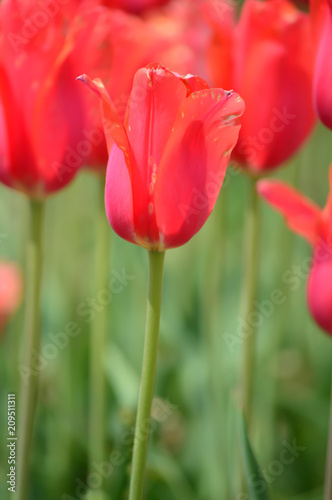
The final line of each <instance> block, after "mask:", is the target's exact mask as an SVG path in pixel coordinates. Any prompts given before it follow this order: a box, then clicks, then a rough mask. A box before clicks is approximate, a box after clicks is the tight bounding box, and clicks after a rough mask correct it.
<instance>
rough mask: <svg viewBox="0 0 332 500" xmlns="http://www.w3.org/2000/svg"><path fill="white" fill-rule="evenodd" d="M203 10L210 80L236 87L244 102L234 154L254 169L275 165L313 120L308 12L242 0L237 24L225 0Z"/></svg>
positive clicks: (277, 1) (281, 2) (282, 2)
mask: <svg viewBox="0 0 332 500" xmlns="http://www.w3.org/2000/svg"><path fill="white" fill-rule="evenodd" d="M222 6H223V8H222ZM206 12H207V13H208V15H209V19H210V23H211V24H212V27H213V29H214V38H213V41H212V44H211V48H210V53H209V65H210V70H211V75H212V78H213V82H214V85H218V86H219V85H220V86H226V88H235V89H236V90H237V91H238V92H239V93H240V94H241V96H242V97H243V99H244V101H245V103H246V111H245V113H244V115H243V120H242V127H241V131H240V135H239V141H238V143H237V146H236V148H235V149H234V152H233V158H234V159H235V160H236V161H238V162H239V163H240V164H241V165H242V166H243V167H244V168H245V169H247V170H249V171H251V172H252V173H254V174H259V173H262V172H264V171H267V170H271V169H273V168H276V167H278V166H279V165H281V164H282V163H283V162H285V161H286V160H288V159H289V158H290V157H291V155H293V154H294V153H295V152H296V151H297V150H298V148H299V147H300V146H301V145H302V143H303V141H304V140H305V139H306V138H307V136H308V134H309V133H310V131H311V130H312V128H313V125H314V121H315V114H314V109H313V105H312V98H311V95H312V78H313V49H312V47H311V39H310V22H309V16H308V15H307V14H306V13H304V12H301V11H299V10H298V9H297V8H296V7H295V6H294V5H293V4H292V3H290V2H288V1H286V0H270V1H266V2H260V1H257V0H247V1H246V2H245V3H244V6H243V10H242V12H241V17H240V19H239V22H238V23H237V24H236V23H235V13H234V9H233V8H232V7H231V5H230V4H226V3H223V2H222V3H221V4H218V8H217V9H214V10H212V9H206Z"/></svg>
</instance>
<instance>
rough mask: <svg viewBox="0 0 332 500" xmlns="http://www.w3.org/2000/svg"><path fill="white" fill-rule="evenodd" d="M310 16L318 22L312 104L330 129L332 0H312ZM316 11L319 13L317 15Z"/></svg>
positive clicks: (331, 114) (331, 102)
mask: <svg viewBox="0 0 332 500" xmlns="http://www.w3.org/2000/svg"><path fill="white" fill-rule="evenodd" d="M311 8H312V16H313V17H314V15H316V16H315V17H317V18H318V20H316V19H314V23H315V25H317V24H318V27H319V30H318V31H319V35H318V50H317V55H316V65H315V76H314V89H313V95H314V106H315V110H316V113H317V116H318V118H319V119H320V121H321V122H322V123H323V124H324V125H325V126H326V127H328V128H330V129H332V66H331V46H332V0H313V1H312V5H311ZM317 11H318V12H319V15H317Z"/></svg>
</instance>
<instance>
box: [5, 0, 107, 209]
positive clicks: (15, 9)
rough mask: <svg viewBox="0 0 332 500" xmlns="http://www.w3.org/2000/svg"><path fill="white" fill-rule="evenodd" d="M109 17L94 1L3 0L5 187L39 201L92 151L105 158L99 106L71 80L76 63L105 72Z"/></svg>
mask: <svg viewBox="0 0 332 500" xmlns="http://www.w3.org/2000/svg"><path fill="white" fill-rule="evenodd" d="M111 19H112V13H111V12H110V11H109V10H108V9H106V8H101V7H97V4H96V2H93V1H92V0H87V1H86V2H81V3H79V2H78V1H72V2H61V3H60V4H59V3H57V2H52V1H49V2H45V3H42V2H38V1H30V0H29V1H28V0H22V1H18V0H4V1H3V2H1V4H0V34H1V36H0V129H1V134H0V180H1V182H3V183H4V184H6V185H7V186H10V187H13V188H15V189H18V190H20V191H24V192H25V193H27V194H28V195H29V196H30V197H31V198H35V199H42V198H43V197H45V196H46V195H48V194H50V193H52V192H54V191H57V190H58V189H60V188H62V187H64V186H65V185H66V184H67V183H68V182H69V181H70V180H71V179H72V178H73V176H74V175H75V173H76V172H77V170H78V168H79V167H81V166H82V165H83V164H85V163H87V162H89V161H90V157H91V155H92V156H93V154H92V153H93V151H94V150H95V148H101V149H102V150H103V151H104V152H103V153H100V154H101V155H102V156H103V158H104V161H105V158H106V146H105V143H104V137H103V133H102V130H101V127H100V126H99V114H98V113H97V111H98V107H96V106H95V103H94V102H93V100H91V96H88V97H87V96H86V93H84V92H83V91H82V89H77V83H76V82H75V78H76V76H77V74H80V73H81V71H82V69H81V65H83V66H84V70H86V68H90V70H91V72H92V74H98V75H104V71H107V73H109V70H110V65H111V57H110V53H109V48H110V43H109V34H110V29H111V28H110V26H111V24H110V21H111ZM95 72H97V73H95ZM94 108H95V111H94V118H92V119H91V116H92V115H93V111H92V110H93V109H94ZM100 154H99V156H100ZM97 156H98V155H97Z"/></svg>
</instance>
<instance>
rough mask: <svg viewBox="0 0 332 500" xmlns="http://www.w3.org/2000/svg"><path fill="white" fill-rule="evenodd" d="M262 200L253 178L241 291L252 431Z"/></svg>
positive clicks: (246, 407)
mask: <svg viewBox="0 0 332 500" xmlns="http://www.w3.org/2000/svg"><path fill="white" fill-rule="evenodd" d="M258 203H259V200H258V196H257V193H256V181H255V180H252V179H250V189H249V194H248V205H247V210H246V224H245V226H246V227H245V239H244V279H243V288H242V309H241V311H242V314H241V318H242V319H243V321H244V322H245V323H246V324H248V325H250V329H249V328H248V331H247V332H246V338H245V339H244V353H243V373H242V404H243V411H244V415H245V419H246V423H247V426H248V430H250V423H251V416H252V399H253V383H254V365H255V343H256V328H255V326H253V325H252V324H251V322H250V314H251V313H252V312H253V311H254V307H255V306H254V302H255V299H256V296H257V288H258V270H259V265H258V257H259V255H258V254H259V233H260V217H259V205H258Z"/></svg>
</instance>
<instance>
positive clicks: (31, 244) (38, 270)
mask: <svg viewBox="0 0 332 500" xmlns="http://www.w3.org/2000/svg"><path fill="white" fill-rule="evenodd" d="M43 219H44V203H43V202H40V201H33V200H30V229H29V239H28V244H27V260H26V290H25V296H26V302H25V320H24V321H25V322H24V332H23V333H24V335H23V364H22V365H21V366H20V367H19V370H20V374H21V386H20V395H19V397H20V399H19V402H18V403H19V420H18V436H17V473H18V476H17V500H24V499H25V498H27V497H28V493H27V487H28V475H29V461H30V452H31V443H32V436H33V427H34V420H35V414H36V406H37V393H38V380H39V376H38V375H39V370H38V368H37V369H36V366H35V364H34V360H35V357H36V356H37V357H38V353H39V350H40V336H41V328H40V288H41V276H42V229H43Z"/></svg>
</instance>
